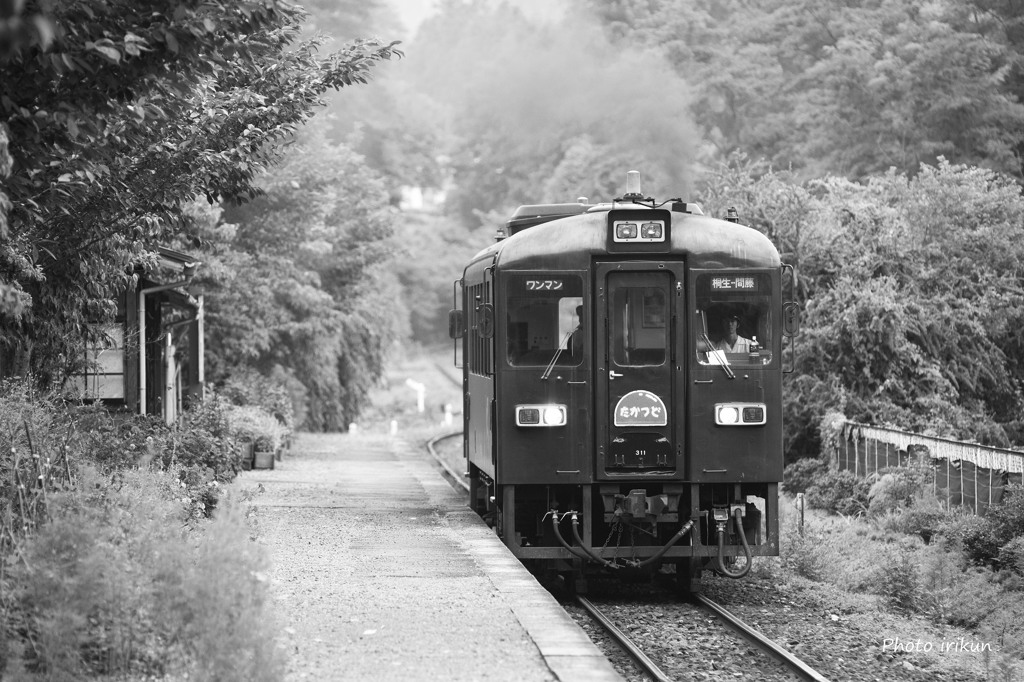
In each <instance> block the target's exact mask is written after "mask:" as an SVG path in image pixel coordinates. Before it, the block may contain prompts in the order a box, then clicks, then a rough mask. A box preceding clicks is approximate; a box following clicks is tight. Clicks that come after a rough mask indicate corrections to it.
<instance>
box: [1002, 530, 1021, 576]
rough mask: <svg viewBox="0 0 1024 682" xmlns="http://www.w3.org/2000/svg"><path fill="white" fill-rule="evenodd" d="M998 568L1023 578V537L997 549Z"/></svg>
mask: <svg viewBox="0 0 1024 682" xmlns="http://www.w3.org/2000/svg"><path fill="white" fill-rule="evenodd" d="M998 558H999V567H1000V568H1001V569H1005V570H1008V571H1013V572H1014V573H1016V574H1018V575H1021V576H1024V537H1018V538H1014V539H1012V540H1010V541H1009V542H1007V543H1006V544H1005V545H1003V546H1002V547H1000V548H999V556H998Z"/></svg>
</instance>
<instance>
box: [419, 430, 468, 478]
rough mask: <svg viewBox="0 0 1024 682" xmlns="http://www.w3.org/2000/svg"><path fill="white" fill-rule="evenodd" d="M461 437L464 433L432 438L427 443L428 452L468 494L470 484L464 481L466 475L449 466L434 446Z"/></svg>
mask: <svg viewBox="0 0 1024 682" xmlns="http://www.w3.org/2000/svg"><path fill="white" fill-rule="evenodd" d="M461 435H462V431H455V432H453V433H446V434H444V435H442V436H437V437H436V438H431V439H430V440H428V441H427V452H429V453H430V456H431V457H433V458H434V460H435V461H436V462H437V463H438V464H440V465H441V468H442V469H444V470H445V472H446V473H447V474H448V475H449V476H450V477H451V479H452V480H453V481H455V482H456V483H458V484H459V485H461V486H462V487H463V488H464V489H465V490H466V491H467V492H468V491H469V484H468V483H466V482H465V481H464V480H462V479H463V478H465V475H464V474H460V473H457V472H456V471H455V470H454V469H452V468H451V467H450V466H448V462H446V461H444V458H443V457H441V455H439V454H437V450H435V449H434V446H435V445H437V444H438V443H439V442H441V441H443V440H446V439H448V438H454V437H455V436H461Z"/></svg>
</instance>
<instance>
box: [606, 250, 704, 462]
mask: <svg viewBox="0 0 1024 682" xmlns="http://www.w3.org/2000/svg"><path fill="white" fill-rule="evenodd" d="M595 272H596V276H597V280H598V281H597V292H598V296H597V298H596V301H597V302H596V306H597V314H596V315H595V320H597V321H598V326H597V330H596V339H595V341H596V350H597V358H598V359H599V362H598V363H596V364H597V366H598V370H597V375H596V377H595V383H596V385H595V389H596V394H597V405H598V410H597V413H596V414H595V420H594V421H595V426H596V434H595V435H596V438H597V459H598V461H597V472H596V473H597V475H598V477H599V478H604V479H606V480H608V479H614V478H616V477H629V476H659V475H661V476H668V475H674V474H676V473H677V471H681V470H682V463H681V462H680V461H679V458H680V457H681V447H682V443H683V437H684V433H683V431H682V425H681V424H677V420H676V419H674V418H673V416H674V415H675V414H681V413H682V412H683V406H682V404H681V401H682V400H683V399H684V391H683V390H682V386H681V385H680V383H679V382H680V378H679V374H680V373H679V372H678V371H676V370H675V369H674V368H676V366H677V364H678V360H677V357H676V355H677V352H676V350H675V345H676V340H677V339H685V338H686V336H685V335H684V334H682V333H681V332H682V330H679V329H676V326H677V325H680V324H682V320H684V319H685V315H683V314H682V313H683V309H682V306H683V304H684V302H685V300H686V299H685V296H683V282H684V281H685V278H684V273H683V264H682V263H663V262H662V263H658V262H629V263H598V264H597V267H596V269H595Z"/></svg>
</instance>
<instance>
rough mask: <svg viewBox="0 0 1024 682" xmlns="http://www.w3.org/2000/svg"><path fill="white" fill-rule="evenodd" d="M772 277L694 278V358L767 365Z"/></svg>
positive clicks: (708, 362) (711, 362)
mask: <svg viewBox="0 0 1024 682" xmlns="http://www.w3.org/2000/svg"><path fill="white" fill-rule="evenodd" d="M771 293H772V292H771V280H770V279H769V277H768V276H767V275H765V274H762V273H756V274H746V275H734V274H728V275H726V274H703V275H701V276H699V277H698V278H697V297H696V298H697V310H696V319H695V320H694V331H695V333H696V335H697V344H696V345H697V361H698V362H699V363H701V364H704V365H740V366H743V365H747V366H751V365H768V364H770V363H771V361H772V352H771V349H772V313H771V311H772V307H771V302H772V296H771Z"/></svg>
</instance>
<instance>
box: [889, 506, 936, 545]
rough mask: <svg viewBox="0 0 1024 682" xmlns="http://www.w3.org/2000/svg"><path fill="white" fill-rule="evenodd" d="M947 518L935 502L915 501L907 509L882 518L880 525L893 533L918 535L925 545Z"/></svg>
mask: <svg viewBox="0 0 1024 682" xmlns="http://www.w3.org/2000/svg"><path fill="white" fill-rule="evenodd" d="M932 500H934V498H932ZM947 516H948V515H947V514H946V512H945V510H943V509H942V507H940V506H939V505H938V501H937V500H935V501H934V504H931V503H930V502H929V501H927V500H917V501H915V503H914V505H913V506H912V507H910V508H909V509H898V510H896V511H895V512H891V513H889V514H887V515H886V516H884V517H883V523H882V525H883V527H884V528H885V529H886V530H891V531H893V532H895V533H904V534H906V535H920V536H921V538H922V539H923V540H924V541H925V544H927V543H929V542H931V540H932V537H933V536H934V535H935V534H936V533H937V532H938V529H939V528H941V527H942V524H943V523H945V521H946V518H947Z"/></svg>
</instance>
